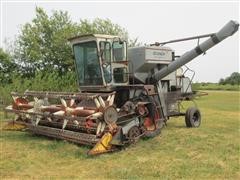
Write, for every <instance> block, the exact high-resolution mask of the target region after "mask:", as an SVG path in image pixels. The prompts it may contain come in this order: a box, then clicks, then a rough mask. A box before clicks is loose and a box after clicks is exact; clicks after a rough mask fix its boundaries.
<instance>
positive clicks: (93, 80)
mask: <svg viewBox="0 0 240 180" xmlns="http://www.w3.org/2000/svg"><path fill="white" fill-rule="evenodd" d="M69 41H70V42H71V44H72V47H73V52H74V57H75V65H76V71H77V79H78V83H79V86H80V88H81V90H84V91H85V90H87V91H88V90H90V91H91V90H103V91H105V90H107V91H111V90H113V89H114V87H116V86H124V85H128V83H129V73H128V72H129V71H128V61H127V43H126V41H124V40H121V39H120V38H119V37H117V36H111V35H100V34H89V35H82V36H77V37H73V38H71V39H69Z"/></svg>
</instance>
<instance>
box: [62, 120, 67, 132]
mask: <svg viewBox="0 0 240 180" xmlns="http://www.w3.org/2000/svg"><path fill="white" fill-rule="evenodd" d="M67 123H68V120H67V119H64V120H63V126H62V130H64V129H65V127H66V125H67Z"/></svg>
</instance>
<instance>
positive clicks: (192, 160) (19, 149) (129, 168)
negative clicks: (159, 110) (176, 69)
mask: <svg viewBox="0 0 240 180" xmlns="http://www.w3.org/2000/svg"><path fill="white" fill-rule="evenodd" d="M208 93H209V95H208V96H204V97H201V98H199V99H198V100H197V104H198V107H199V108H200V109H201V112H202V125H201V127H200V128H196V129H190V128H185V123H184V119H183V117H181V118H172V119H171V120H170V121H168V126H167V127H166V128H164V129H163V130H162V134H161V135H160V136H157V137H155V138H152V139H147V140H140V141H139V142H138V143H136V144H134V145H132V146H130V147H128V148H126V149H125V150H122V151H120V152H116V153H111V154H104V155H101V156H96V157H88V156H87V155H86V152H87V151H88V150H89V148H88V147H86V146H78V145H75V144H72V143H68V142H65V141H57V140H51V139H48V138H45V137H38V136H34V135H31V134H29V133H27V132H16V131H1V136H0V144H1V148H0V153H1V161H0V175H1V177H2V178H11V179H32V178H36V179H74V178H75V179H155V178H158V179H176V178H177V179H180V178H183V179H240V169H239V167H240V166H239V162H240V161H239V157H240V153H239V152H240V151H239V147H240V146H239V145H240V144H239V142H240V141H239V137H240V135H239V133H240V132H239V131H240V129H239V123H240V119H239V118H240V109H239V102H240V99H239V96H240V93H239V92H229V91H208ZM0 118H1V119H3V114H1V116H0ZM2 124H3V123H2Z"/></svg>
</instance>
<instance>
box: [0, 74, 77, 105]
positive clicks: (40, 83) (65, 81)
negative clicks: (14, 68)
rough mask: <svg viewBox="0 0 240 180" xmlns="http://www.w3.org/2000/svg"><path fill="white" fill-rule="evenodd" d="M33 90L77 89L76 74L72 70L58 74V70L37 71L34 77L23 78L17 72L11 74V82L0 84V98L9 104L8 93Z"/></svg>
mask: <svg viewBox="0 0 240 180" xmlns="http://www.w3.org/2000/svg"><path fill="white" fill-rule="evenodd" d="M26 90H34V91H66V92H72V91H74V92H75V91H77V90H78V87H77V83H76V76H75V73H74V72H66V73H65V74H64V75H59V74H58V72H38V73H36V75H35V77H31V78H23V77H21V76H19V75H18V74H14V75H12V83H10V84H2V85H1V86H0V99H1V100H2V101H3V102H4V104H9V103H10V102H11V101H12V99H11V96H10V93H11V92H12V91H14V92H24V91H26Z"/></svg>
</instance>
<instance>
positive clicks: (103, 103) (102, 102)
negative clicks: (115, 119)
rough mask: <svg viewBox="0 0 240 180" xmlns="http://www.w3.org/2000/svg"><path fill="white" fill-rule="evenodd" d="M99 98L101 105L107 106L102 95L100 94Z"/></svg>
mask: <svg viewBox="0 0 240 180" xmlns="http://www.w3.org/2000/svg"><path fill="white" fill-rule="evenodd" d="M98 100H99V102H100V104H101V106H102V107H103V108H105V107H106V104H105V102H104V100H103V98H102V96H98Z"/></svg>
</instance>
